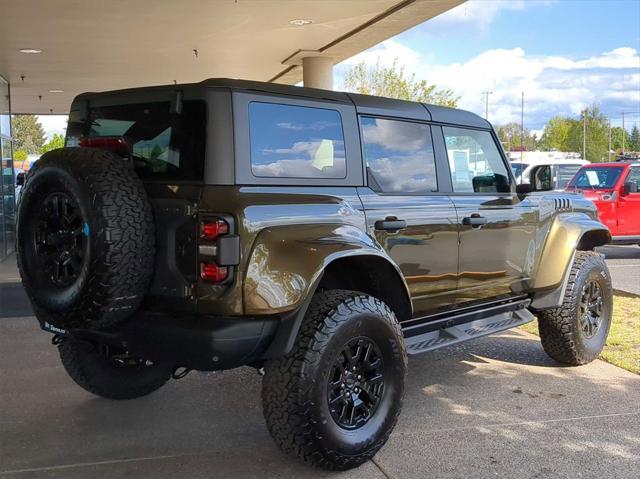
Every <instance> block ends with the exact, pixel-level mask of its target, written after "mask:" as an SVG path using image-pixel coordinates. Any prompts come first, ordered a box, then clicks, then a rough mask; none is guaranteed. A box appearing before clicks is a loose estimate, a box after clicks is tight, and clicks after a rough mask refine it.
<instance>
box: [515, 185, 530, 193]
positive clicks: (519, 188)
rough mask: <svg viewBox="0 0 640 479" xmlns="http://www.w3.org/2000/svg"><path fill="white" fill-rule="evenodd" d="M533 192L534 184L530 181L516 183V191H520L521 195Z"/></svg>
mask: <svg viewBox="0 0 640 479" xmlns="http://www.w3.org/2000/svg"><path fill="white" fill-rule="evenodd" d="M532 192H533V186H531V185H530V184H529V183H521V184H519V185H516V193H518V194H519V195H528V194H529V193H532Z"/></svg>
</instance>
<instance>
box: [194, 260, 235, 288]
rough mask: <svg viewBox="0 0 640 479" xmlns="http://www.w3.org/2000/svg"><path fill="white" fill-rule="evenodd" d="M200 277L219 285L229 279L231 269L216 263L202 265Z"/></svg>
mask: <svg viewBox="0 0 640 479" xmlns="http://www.w3.org/2000/svg"><path fill="white" fill-rule="evenodd" d="M200 277H201V278H202V279H203V280H205V281H208V282H210V283H219V282H220V281H224V280H225V279H227V278H228V277H229V268H227V267H226V266H218V265H217V264H215V263H200Z"/></svg>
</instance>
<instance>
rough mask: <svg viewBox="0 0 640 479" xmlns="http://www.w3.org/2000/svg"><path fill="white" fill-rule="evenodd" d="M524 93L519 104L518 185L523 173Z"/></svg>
mask: <svg viewBox="0 0 640 479" xmlns="http://www.w3.org/2000/svg"><path fill="white" fill-rule="evenodd" d="M523 160H524V92H522V99H521V102H520V183H522V172H523V171H524V168H523V163H524V161H523Z"/></svg>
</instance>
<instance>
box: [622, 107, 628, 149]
mask: <svg viewBox="0 0 640 479" xmlns="http://www.w3.org/2000/svg"><path fill="white" fill-rule="evenodd" d="M626 132H627V131H626V130H625V129H624V111H623V112H622V156H624V136H625V133H626Z"/></svg>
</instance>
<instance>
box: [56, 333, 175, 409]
mask: <svg viewBox="0 0 640 479" xmlns="http://www.w3.org/2000/svg"><path fill="white" fill-rule="evenodd" d="M58 351H59V353H60V359H61V360H62V365H63V366H64V369H65V370H66V371H67V374H69V376H70V377H71V379H73V380H74V381H75V382H76V384H78V385H79V386H80V387H82V388H83V389H85V390H86V391H89V392H90V393H92V394H95V395H96V396H101V397H104V398H108V399H134V398H138V397H141V396H146V395H147V394H151V393H152V392H153V391H155V390H156V389H158V388H160V387H162V386H163V385H164V384H165V383H166V382H167V381H168V380H169V378H170V377H171V373H172V371H173V368H172V367H170V366H169V365H168V364H162V363H152V362H151V361H148V360H145V359H143V358H136V357H131V356H129V355H128V354H127V352H126V351H118V350H113V349H111V348H109V347H107V346H105V345H98V344H94V343H91V342H88V341H82V340H79V339H76V338H73V337H68V338H65V339H64V340H63V341H62V342H61V343H60V344H59V345H58Z"/></svg>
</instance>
